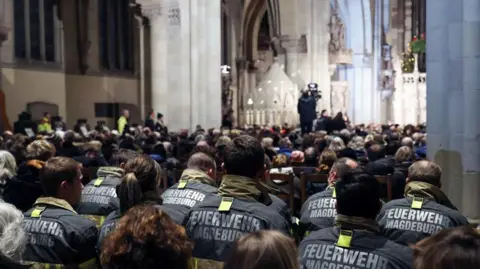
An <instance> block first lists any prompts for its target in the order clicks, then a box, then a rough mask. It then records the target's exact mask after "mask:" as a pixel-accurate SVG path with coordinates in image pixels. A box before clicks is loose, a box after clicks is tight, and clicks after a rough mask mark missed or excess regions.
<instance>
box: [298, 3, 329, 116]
mask: <svg viewBox="0 0 480 269" xmlns="http://www.w3.org/2000/svg"><path fill="white" fill-rule="evenodd" d="M330 9H331V7H330V0H309V1H308V3H307V11H308V13H306V14H305V16H308V17H309V19H308V20H307V21H309V25H308V27H307V29H306V34H307V51H308V53H307V55H308V59H309V60H308V63H307V66H308V68H309V69H310V72H308V73H310V77H306V78H305V79H306V82H307V83H310V82H315V83H318V89H319V90H320V91H321V92H322V99H320V101H319V104H318V105H317V111H321V110H322V109H327V110H328V113H333V112H332V111H331V105H330V104H331V101H330V95H331V93H330V91H331V88H330V87H331V85H330V79H331V78H330V73H329V55H328V44H329V42H330V29H329V26H328V24H329V22H330ZM302 16H303V14H302Z"/></svg>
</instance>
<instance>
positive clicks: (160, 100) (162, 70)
mask: <svg viewBox="0 0 480 269" xmlns="http://www.w3.org/2000/svg"><path fill="white" fill-rule="evenodd" d="M141 4H142V15H143V16H145V17H147V18H148V19H149V21H150V55H151V60H150V62H151V78H150V79H151V91H152V92H151V107H152V109H154V110H155V112H156V113H162V114H163V115H164V119H165V121H166V123H167V122H168V120H169V116H170V113H169V111H168V97H169V96H168V83H167V82H168V80H167V77H168V74H167V60H166V58H167V40H168V36H167V29H166V27H165V24H166V23H167V19H166V16H164V14H163V12H164V10H163V8H162V5H161V2H160V1H149V3H148V4H145V3H141Z"/></svg>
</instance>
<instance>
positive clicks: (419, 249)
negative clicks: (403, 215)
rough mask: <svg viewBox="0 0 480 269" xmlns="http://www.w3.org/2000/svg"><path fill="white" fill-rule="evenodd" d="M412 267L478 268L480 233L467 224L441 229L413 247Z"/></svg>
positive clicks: (441, 268) (436, 268) (420, 268)
mask: <svg viewBox="0 0 480 269" xmlns="http://www.w3.org/2000/svg"><path fill="white" fill-rule="evenodd" d="M413 256H414V258H413V268H414V269H471V268H480V234H479V233H478V231H476V230H475V229H473V228H471V227H469V226H463V227H458V228H454V229H447V230H443V231H441V232H439V233H437V234H435V235H433V236H430V237H428V238H426V239H424V240H422V241H420V242H418V243H417V244H416V245H415V246H414V247H413Z"/></svg>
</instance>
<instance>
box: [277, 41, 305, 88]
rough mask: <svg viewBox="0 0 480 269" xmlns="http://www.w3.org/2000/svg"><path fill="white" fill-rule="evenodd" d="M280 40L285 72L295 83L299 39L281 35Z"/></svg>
mask: <svg viewBox="0 0 480 269" xmlns="http://www.w3.org/2000/svg"><path fill="white" fill-rule="evenodd" d="M281 42H282V47H283V48H284V49H285V73H286V74H287V76H288V77H290V79H291V80H292V81H293V82H294V83H295V82H296V79H297V78H296V77H297V76H298V49H299V39H298V38H296V37H293V36H288V35H286V36H282V37H281ZM295 84H296V83H295ZM297 86H299V87H300V85H297Z"/></svg>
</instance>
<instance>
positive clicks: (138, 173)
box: [117, 155, 161, 213]
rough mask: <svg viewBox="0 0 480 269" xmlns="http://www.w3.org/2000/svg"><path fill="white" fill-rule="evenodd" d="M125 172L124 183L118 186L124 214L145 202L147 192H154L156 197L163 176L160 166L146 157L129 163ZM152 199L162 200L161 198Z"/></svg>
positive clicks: (137, 158)
mask: <svg viewBox="0 0 480 269" xmlns="http://www.w3.org/2000/svg"><path fill="white" fill-rule="evenodd" d="M124 170H125V175H124V176H123V179H122V182H121V183H120V185H118V186H117V196H118V198H119V200H120V211H121V212H122V213H123V212H126V211H127V210H128V209H130V208H132V207H134V206H136V205H138V204H140V203H142V202H144V201H145V200H146V198H147V197H146V196H145V194H146V193H147V192H152V193H153V194H154V195H155V191H156V189H157V186H158V181H159V177H160V175H161V168H160V166H159V165H158V164H157V163H156V162H155V161H154V160H152V159H151V158H150V157H148V156H145V155H140V156H137V157H136V158H134V159H131V160H129V161H127V163H126V164H125V166H124ZM152 198H154V199H157V198H158V199H160V197H152Z"/></svg>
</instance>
